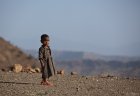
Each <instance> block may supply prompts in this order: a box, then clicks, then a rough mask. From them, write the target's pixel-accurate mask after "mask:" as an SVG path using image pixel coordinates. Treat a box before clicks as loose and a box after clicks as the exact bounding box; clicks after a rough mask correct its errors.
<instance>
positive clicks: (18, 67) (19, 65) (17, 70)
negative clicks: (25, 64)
mask: <svg viewBox="0 0 140 96" xmlns="http://www.w3.org/2000/svg"><path fill="white" fill-rule="evenodd" d="M13 71H14V72H15V73H19V72H21V71H22V65H21V64H14V66H13Z"/></svg>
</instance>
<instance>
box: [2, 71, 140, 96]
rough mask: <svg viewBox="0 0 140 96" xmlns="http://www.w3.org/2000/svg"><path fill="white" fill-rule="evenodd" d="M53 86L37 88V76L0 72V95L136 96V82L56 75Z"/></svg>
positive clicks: (138, 84)
mask: <svg viewBox="0 0 140 96" xmlns="http://www.w3.org/2000/svg"><path fill="white" fill-rule="evenodd" d="M49 80H50V81H51V82H53V83H54V86H53V87H48V86H45V85H40V81H41V74H40V73H32V74H30V73H25V72H22V73H13V72H0V96H140V80H139V79H134V78H120V77H111V76H104V77H93V76H78V75H63V76H62V75H56V76H55V77H51V78H50V79H49Z"/></svg>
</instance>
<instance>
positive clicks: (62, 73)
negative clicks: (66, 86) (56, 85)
mask: <svg viewBox="0 0 140 96" xmlns="http://www.w3.org/2000/svg"><path fill="white" fill-rule="evenodd" d="M57 74H61V75H64V74H65V72H64V70H60V71H57Z"/></svg>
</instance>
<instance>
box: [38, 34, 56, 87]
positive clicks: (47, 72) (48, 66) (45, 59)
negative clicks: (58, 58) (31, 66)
mask: <svg viewBox="0 0 140 96" xmlns="http://www.w3.org/2000/svg"><path fill="white" fill-rule="evenodd" d="M41 43H42V46H41V47H40V48H39V60H40V64H41V69H42V81H41V84H42V85H48V86H52V85H53V84H52V83H50V82H49V81H48V80H47V79H49V77H51V76H53V75H55V67H54V64H53V60H52V56H51V49H50V47H49V36H48V35H47V34H43V35H41Z"/></svg>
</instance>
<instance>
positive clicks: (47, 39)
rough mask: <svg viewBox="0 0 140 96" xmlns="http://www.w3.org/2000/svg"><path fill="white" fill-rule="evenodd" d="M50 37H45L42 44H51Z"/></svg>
mask: <svg viewBox="0 0 140 96" xmlns="http://www.w3.org/2000/svg"><path fill="white" fill-rule="evenodd" d="M49 41H50V40H49V38H48V37H45V38H44V39H43V41H42V44H43V45H44V46H49Z"/></svg>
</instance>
